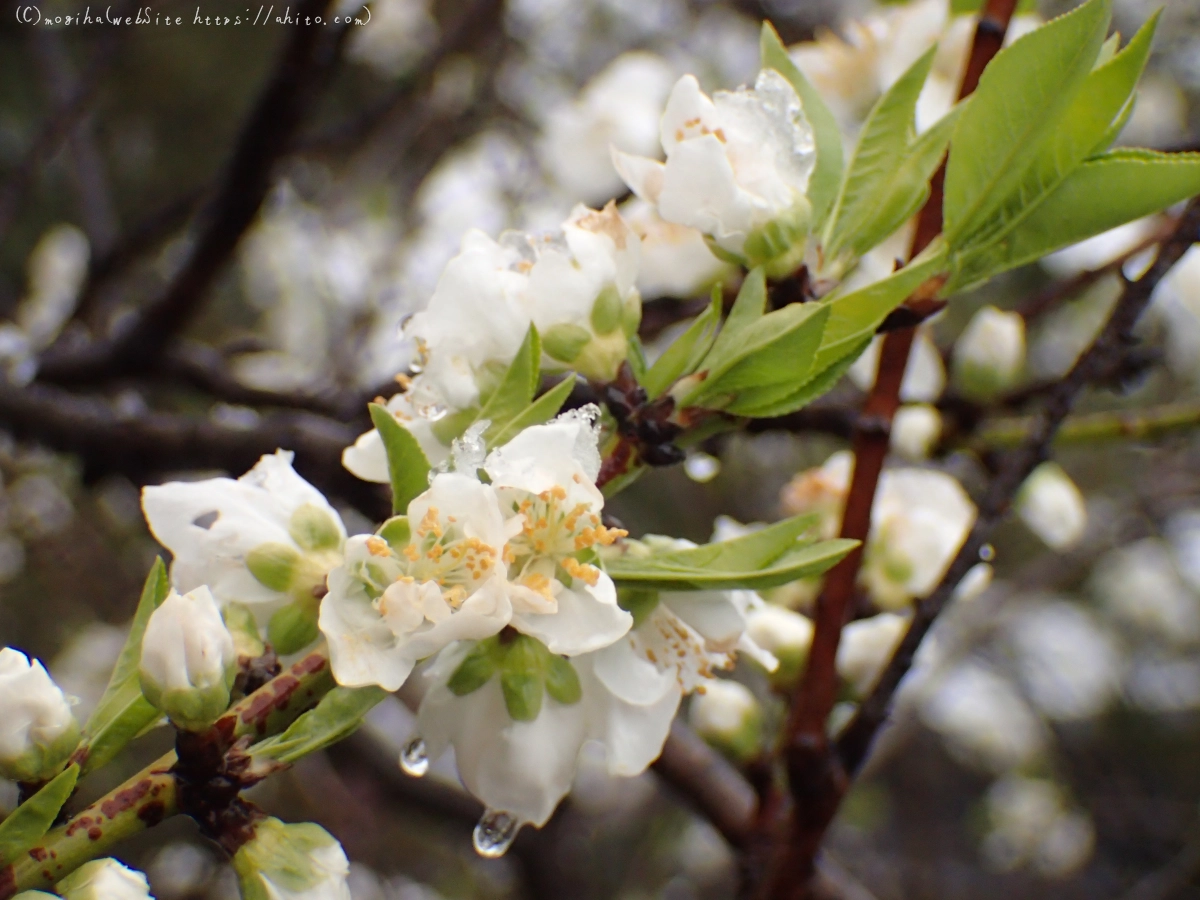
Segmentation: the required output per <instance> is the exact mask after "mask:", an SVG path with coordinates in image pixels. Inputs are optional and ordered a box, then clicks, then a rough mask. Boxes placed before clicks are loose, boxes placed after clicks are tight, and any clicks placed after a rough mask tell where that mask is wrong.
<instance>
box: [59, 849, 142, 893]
mask: <svg viewBox="0 0 1200 900" xmlns="http://www.w3.org/2000/svg"><path fill="white" fill-rule="evenodd" d="M56 887H57V890H58V893H59V894H60V895H61V896H62V897H63V898H65V900H154V898H153V897H152V896H151V895H150V884H149V882H147V881H146V876H145V875H143V874H142V873H141V872H138V871H137V870H135V869H130V868H128V867H127V866H123V865H121V864H120V863H119V862H117V861H116V860H115V859H108V858H106V859H94V860H92V861H91V862H89V863H84V864H83V865H82V866H80V867H79V868H78V869H76V870H75V871H74V872H72V873H71V874H70V875H68V876H67V877H66V878H64V879H63V880H62V881H60V882H59V883H58V885H57V886H56Z"/></svg>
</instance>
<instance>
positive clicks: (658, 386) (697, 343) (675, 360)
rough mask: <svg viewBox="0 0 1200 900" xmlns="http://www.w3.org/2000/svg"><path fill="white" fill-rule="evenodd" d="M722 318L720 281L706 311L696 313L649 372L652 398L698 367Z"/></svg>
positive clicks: (647, 382) (644, 383) (646, 385)
mask: <svg viewBox="0 0 1200 900" xmlns="http://www.w3.org/2000/svg"><path fill="white" fill-rule="evenodd" d="M720 322H721V288H720V285H717V286H715V287H714V288H713V293H712V299H711V301H710V302H709V304H708V306H707V307H706V308H705V310H704V312H702V313H700V315H698V316H696V318H695V319H694V320H693V321H692V324H691V325H689V326H688V329H687V331H685V332H684V333H683V334H681V335H680V336H679V337H678V338H677V339H676V340H675V341H674V342H673V343H672V344H671V346H669V347H668V348H667V349H666V350H664V351H663V352H662V355H661V356H659V358H658V359H657V360H655V361H654V365H652V366H651V367H650V370H649V371H648V372H646V377H645V379H644V380H643V381H642V387H644V388H645V389H646V393H647V394H648V395H649V396H650V397H651V399H653V398H655V397H658V396H661V395H662V394H663V393H664V392H665V391H667V390H668V389H669V388H670V387H671V385H673V384H674V383H675V382H676V381H678V380H679V379H680V378H682V377H683V376H685V375H690V374H691V373H692V372H694V371H695V370H696V367H697V366H698V365H700V361H701V360H702V359H704V355H705V354H706V353H708V350H709V348H710V347H711V346H712V344H713V340H714V339H715V338H716V336H717V327H718V325H719V324H720Z"/></svg>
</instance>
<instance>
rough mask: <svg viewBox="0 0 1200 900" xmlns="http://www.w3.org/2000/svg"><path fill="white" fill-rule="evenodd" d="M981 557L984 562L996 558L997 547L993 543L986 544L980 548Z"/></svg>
mask: <svg viewBox="0 0 1200 900" xmlns="http://www.w3.org/2000/svg"><path fill="white" fill-rule="evenodd" d="M979 558H980V559H981V560H983V561H984V562H991V561H992V560H993V559H995V558H996V548H995V547H993V546H992V545H991V544H984V545H983V546H982V547H980V548H979Z"/></svg>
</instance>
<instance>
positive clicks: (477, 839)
mask: <svg viewBox="0 0 1200 900" xmlns="http://www.w3.org/2000/svg"><path fill="white" fill-rule="evenodd" d="M520 830H521V821H520V820H519V819H518V818H516V816H511V815H509V814H508V813H506V812H500V811H498V810H494V809H489V810H488V811H487V812H485V813H484V814H483V817H482V818H481V819H480V820H479V824H478V825H476V826H475V832H474V834H472V836H471V837H472V840H473V842H474V844H475V852H476V853H478V854H479V855H480V856H482V857H483V858H484V859H499V858H500V857H501V856H503V855H504V854H505V853H507V852H508V848H509V847H511V846H512V842H513V841H514V840H515V839H516V837H517V832H518V831H520Z"/></svg>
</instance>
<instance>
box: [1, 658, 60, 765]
mask: <svg viewBox="0 0 1200 900" xmlns="http://www.w3.org/2000/svg"><path fill="white" fill-rule="evenodd" d="M78 743H79V723H78V722H76V721H75V716H73V715H72V714H71V706H70V703H69V702H68V701H67V698H66V697H65V696H63V692H62V691H61V690H60V689H59V687H58V685H56V684H55V683H54V682H53V681H52V680H51V679H50V676H49V675H48V674H46V670H45V668H44V667H43V666H42V664H41V663H40V662H38V661H37V660H33V661H32V662H31V661H30V660H29V658H28V657H27V656H26V655H25V654H24V653H22V652H20V651H19V650H14V649H12V648H11V647H5V648H4V649H3V650H0V775H3V776H4V777H5V778H10V779H12V780H13V781H40V780H42V779H44V778H46V777H49V776H50V775H52V774H53V773H54V770H55V769H56V768H57V767H58V766H59V765H60V764H61V763H62V762H63V761H64V760H66V758H67V757H68V756H70V755H71V752H72V751H73V750H74V749H75V747H76V745H77V744H78Z"/></svg>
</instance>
